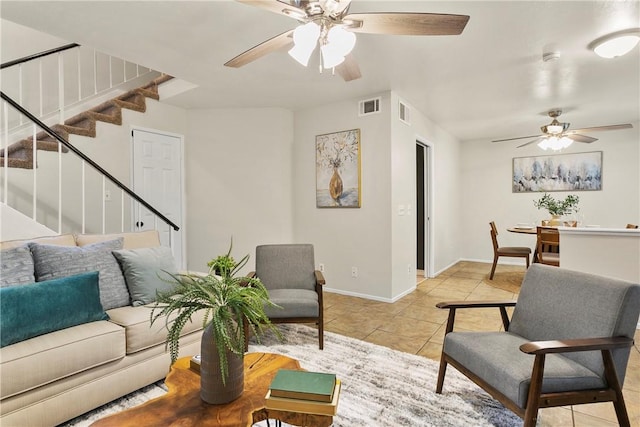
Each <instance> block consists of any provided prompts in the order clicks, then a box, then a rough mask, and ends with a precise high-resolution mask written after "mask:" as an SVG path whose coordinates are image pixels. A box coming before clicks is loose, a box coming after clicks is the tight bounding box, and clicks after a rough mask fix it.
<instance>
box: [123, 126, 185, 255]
mask: <svg viewBox="0 0 640 427" xmlns="http://www.w3.org/2000/svg"><path fill="white" fill-rule="evenodd" d="M132 136H133V191H134V192H135V193H136V194H138V195H140V196H141V197H142V198H143V199H144V200H145V201H147V202H148V203H149V204H150V205H151V206H153V207H154V208H155V209H157V210H158V211H159V212H160V213H162V214H163V215H164V216H166V217H167V218H169V219H170V220H171V221H172V222H173V223H174V224H176V225H177V226H178V227H181V228H180V230H179V231H175V230H173V229H172V228H171V227H170V226H169V225H167V224H165V223H164V221H162V220H161V219H159V218H157V217H156V215H154V214H153V212H151V211H149V210H148V209H147V208H145V207H144V206H143V205H142V204H140V203H137V202H136V203H134V207H133V209H132V213H133V218H132V222H133V224H132V229H133V230H136V231H144V230H153V229H157V230H158V231H159V233H160V241H161V243H162V245H163V246H169V247H171V248H172V249H173V256H174V257H175V259H176V263H177V267H183V259H182V258H183V256H182V255H183V254H182V159H181V153H182V138H180V137H177V136H175V135H167V134H163V133H160V132H153V131H147V130H140V129H134V130H133V132H132Z"/></svg>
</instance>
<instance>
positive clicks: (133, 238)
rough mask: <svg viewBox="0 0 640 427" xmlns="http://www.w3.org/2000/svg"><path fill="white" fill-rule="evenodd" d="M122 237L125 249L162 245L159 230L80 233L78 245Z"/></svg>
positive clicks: (77, 237)
mask: <svg viewBox="0 0 640 427" xmlns="http://www.w3.org/2000/svg"><path fill="white" fill-rule="evenodd" d="M120 237H122V238H123V239H124V242H123V243H122V247H123V248H124V249H139V248H152V247H155V246H160V236H159V235H158V231H157V230H147V231H137V232H129V233H113V234H78V235H77V236H76V238H75V239H76V240H75V241H76V243H77V244H78V246H87V245H91V244H93V243H98V242H104V241H106V240H113V239H118V238H120Z"/></svg>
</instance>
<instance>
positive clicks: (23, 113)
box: [0, 44, 180, 246]
mask: <svg viewBox="0 0 640 427" xmlns="http://www.w3.org/2000/svg"><path fill="white" fill-rule="evenodd" d="M79 47H80V46H79V45H77V44H70V45H65V46H61V47H59V48H55V49H51V50H49V51H45V52H41V53H38V54H35V55H30V56H27V57H24V58H20V59H17V60H14V61H10V62H7V63H4V64H1V65H0V69H6V68H8V67H12V66H18V67H20V68H21V67H22V64H23V63H25V62H27V61H32V60H35V59H40V60H41V58H44V57H46V56H49V55H53V54H57V55H58V112H57V113H58V117H59V118H60V123H63V124H64V115H65V106H66V105H65V102H64V98H65V96H64V80H65V76H66V75H65V72H64V61H63V59H62V56H61V53H62V52H64V51H66V50H69V49H74V48H79ZM96 55H97V54H96V53H95V51H94V62H95V64H96V67H94V73H93V74H94V80H95V79H97V61H96V59H95V58H97V56H96ZM79 57H80V55H78V58H79ZM109 58H110V59H109V70H110V71H109V74H110V76H109V89H112V88H114V87H115V86H116V85H114V80H113V73H112V71H111V70H112V63H113V60H112V59H111V58H112V57H111V56H109ZM124 64H125V65H124V67H125V68H124V70H123V75H124V77H125V80H126V75H127V70H126V67H127V62H126V61H124ZM134 65H135V64H134ZM135 66H136V73H135V74H136V76H135V78H137V77H140V76H142V74H140V70H142V69H143V68H142V67H139V66H138V65H135ZM146 70H148V72H153V71H151V70H149V69H146ZM80 74H81V73H80V62H79V61H78V78H79V79H80ZM144 74H146V73H144ZM18 80H19V84H18V96H19V99H20V101H15V100H13V99H12V98H11V97H10V96H8V95H7V94H5V93H4V92H1V91H0V95H1V97H2V100H3V101H4V102H3V106H4V108H3V114H2V119H3V123H4V126H3V128H4V129H3V131H2V132H0V134H1V135H2V139H4V141H5V143H3V144H0V149H4V153H5V155H4V161H3V164H2V166H3V167H4V174H3V181H4V182H3V202H4V203H5V204H8V193H9V187H8V183H9V176H8V175H9V167H8V166H9V164H8V161H9V155H8V147H9V145H10V140H9V138H10V132H9V128H10V121H11V119H10V109H9V107H12V108H13V109H15V110H16V112H17V113H19V117H20V118H19V120H18V121H19V124H18V127H24V125H25V122H24V119H23V117H24V118H26V119H28V122H27V124H28V125H29V127H30V128H31V129H32V132H31V133H32V137H31V138H32V142H33V143H32V145H33V153H32V156H33V157H32V158H33V194H32V197H33V201H32V205H33V213H32V219H33V220H34V221H38V218H37V200H38V196H37V172H36V171H37V168H36V163H35V162H36V159H37V152H36V151H37V133H38V128H39V129H41V130H43V131H45V132H46V133H47V134H48V135H50V136H51V137H52V138H54V139H55V140H56V141H57V142H58V207H57V212H58V221H57V222H58V230H57V232H58V233H59V234H61V233H62V215H63V213H62V211H63V209H62V154H63V147H66V149H68V150H70V151H71V152H73V153H74V154H76V155H77V156H78V157H80V159H81V160H82V178H81V179H82V219H81V228H82V233H85V232H86V215H85V205H86V203H85V196H86V189H85V186H84V182H85V165H86V164H89V165H90V166H91V167H92V168H93V169H95V170H96V171H97V172H98V173H99V174H100V175H101V176H102V233H106V213H105V212H106V206H105V200H106V195H105V194H106V181H107V180H108V181H109V182H111V183H113V185H115V186H116V187H118V188H119V189H120V190H121V213H120V216H121V221H120V222H121V231H125V203H124V196H125V194H126V195H128V196H129V197H130V198H131V199H132V200H133V201H135V202H136V203H138V209H137V212H138V222H139V218H140V211H141V209H140V205H142V206H144V207H145V208H146V209H148V210H149V211H150V212H152V213H153V214H154V217H155V224H154V225H155V228H156V229H158V221H159V220H160V221H162V222H163V223H165V224H167V225H168V226H169V227H170V228H171V229H173V230H175V231H178V230H179V229H180V228H179V226H178V225H176V224H174V223H173V222H172V221H171V220H170V219H169V218H167V217H166V216H165V215H163V214H162V213H161V212H159V211H158V210H157V209H156V208H155V207H153V206H152V205H151V204H150V203H148V202H147V201H145V200H144V199H143V198H142V197H141V196H139V195H138V194H136V193H135V192H134V191H132V190H131V189H130V188H128V187H127V186H126V185H125V184H123V183H122V182H120V181H119V180H118V179H117V178H115V177H114V176H113V175H111V174H110V173H109V172H107V171H106V170H105V169H104V168H102V167H101V166H100V165H99V164H98V163H96V162H95V161H93V160H92V159H91V158H89V157H88V156H86V155H85V154H84V153H82V152H81V151H80V150H79V149H77V148H76V147H75V146H73V145H72V144H71V143H70V142H69V141H67V140H66V139H65V138H63V137H62V136H60V135H59V134H58V133H57V132H56V131H55V130H53V129H52V128H51V127H50V126H49V125H47V124H46V123H45V122H44V120H43V119H42V118H43V113H45V112H44V111H43V107H42V105H43V89H42V87H43V84H42V80H43V74H42V66H40V67H39V96H40V108H39V110H40V115H41V118H38V117H36V116H35V115H34V114H32V113H31V112H29V111H28V110H27V109H26V108H24V107H23V106H22V102H21V101H22V97H23V82H22V70H19V72H18ZM129 80H132V79H129ZM98 92H99V91H98V84H97V82H95V83H94V93H93V96H94V97H95V95H97V94H98ZM78 94H79V97H81V95H82V83H79V84H78ZM86 98H89V97H85V98H84V99H86ZM81 101H82V100H80V101H77V102H76V103H79V102H81ZM15 134H16V133H14V135H15ZM171 235H172V233H171V232H169V242H168V243H169V245H170V246H172V242H171V240H172V236H171Z"/></svg>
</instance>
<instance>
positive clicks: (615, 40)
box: [589, 28, 640, 58]
mask: <svg viewBox="0 0 640 427" xmlns="http://www.w3.org/2000/svg"><path fill="white" fill-rule="evenodd" d="M638 42H640V28H632V29H629V30H622V31H617V32H615V33H611V34H607V35H605V36H603V37H600V38H598V39H596V40H594V41H593V42H591V43H590V44H589V48H590V49H593V51H594V52H595V53H596V55H598V56H600V57H602V58H616V57H618V56H623V55H626V54H627V53H629V52H630V51H631V50H632V49H633V48H634V47H636V45H637V44H638Z"/></svg>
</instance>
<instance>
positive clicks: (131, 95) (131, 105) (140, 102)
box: [113, 90, 147, 113]
mask: <svg viewBox="0 0 640 427" xmlns="http://www.w3.org/2000/svg"><path fill="white" fill-rule="evenodd" d="M113 102H114V103H115V104H116V105H118V106H120V107H122V108H126V109H128V110H133V111H139V112H141V113H144V112H145V111H147V103H146V102H145V97H144V95H142V94H140V93H138V91H137V90H130V91H129V92H127V93H125V94H124V95H120V96H119V97H117V98H115V99H114V100H113Z"/></svg>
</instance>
